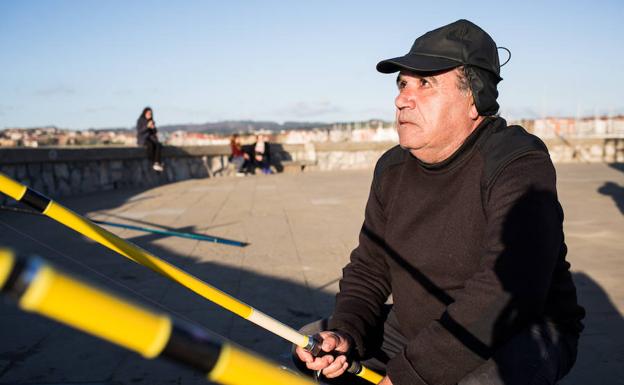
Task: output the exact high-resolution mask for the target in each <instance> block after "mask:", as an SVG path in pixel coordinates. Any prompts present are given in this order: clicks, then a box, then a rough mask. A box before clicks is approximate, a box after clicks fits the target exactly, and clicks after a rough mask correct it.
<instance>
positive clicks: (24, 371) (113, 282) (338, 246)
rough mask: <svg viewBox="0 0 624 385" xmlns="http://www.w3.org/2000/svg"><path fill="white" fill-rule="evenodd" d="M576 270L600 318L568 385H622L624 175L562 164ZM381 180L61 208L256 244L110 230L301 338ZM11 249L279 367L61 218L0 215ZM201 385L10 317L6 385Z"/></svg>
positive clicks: (320, 181) (288, 183)
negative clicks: (226, 340) (59, 220)
mask: <svg viewBox="0 0 624 385" xmlns="http://www.w3.org/2000/svg"><path fill="white" fill-rule="evenodd" d="M558 173H559V193H560V199H561V201H562V204H563V206H564V210H565V212H566V221H565V230H566V237H567V243H568V246H569V249H570V251H569V260H570V262H571V263H572V270H573V271H574V277H575V280H576V282H577V284H578V289H579V297H580V300H581V302H582V304H583V305H584V306H585V307H586V308H587V310H588V317H587V319H586V322H585V323H586V332H585V334H584V335H583V338H582V341H581V350H580V356H579V360H578V363H577V365H576V367H575V369H574V370H573V372H572V373H571V374H570V375H569V376H568V378H566V379H565V380H564V382H563V383H564V384H565V385H577V384H578V385H580V384H587V383H596V384H624V319H623V317H622V314H624V284H622V282H623V281H624V265H623V264H622V263H621V262H622V258H623V257H624V245H623V242H622V240H623V236H622V235H623V234H624V215H623V214H624V170H623V169H621V168H620V169H618V168H617V167H610V166H608V165H602V164H594V165H560V166H558ZM371 174H372V171H370V170H368V171H343V172H338V171H336V172H306V173H300V174H280V175H271V176H260V175H258V176H255V177H247V178H213V179H200V180H188V181H184V182H179V183H175V184H170V185H165V186H161V187H158V188H153V189H150V190H144V191H141V190H126V191H113V192H105V193H98V194H92V195H88V196H81V197H74V198H68V199H62V200H61V203H62V204H64V205H66V206H68V207H70V208H72V209H73V210H75V211H77V212H79V213H82V214H85V215H88V216H89V217H91V218H94V219H99V220H105V221H109V222H119V223H127V224H132V225H138V226H147V227H158V226H160V228H166V229H172V230H176V231H192V232H196V233H202V234H208V235H212V236H218V237H225V238H230V239H236V240H240V241H244V242H249V244H250V245H249V246H247V247H246V248H238V247H233V246H227V245H220V244H215V243H210V242H201V241H195V240H189V239H183V238H174V237H168V236H163V235H155V234H145V233H141V232H138V231H133V230H122V229H118V228H109V230H110V231H112V232H114V233H116V234H118V235H119V236H121V237H123V238H126V239H128V240H130V241H132V242H134V243H137V244H138V245H140V246H141V247H143V248H145V249H147V250H149V251H151V252H153V253H154V254H155V255H157V256H160V257H162V258H164V259H166V260H168V261H170V262H172V263H174V264H176V265H178V266H181V267H182V268H184V269H185V270H187V271H188V272H190V273H191V274H193V275H195V276H197V277H199V278H201V279H203V280H205V281H206V282H209V283H211V284H213V285H214V286H216V287H218V288H220V289H222V290H224V291H226V292H228V293H230V294H232V295H234V296H236V297H237V298H239V299H242V300H243V301H245V302H247V303H249V304H251V305H252V306H255V307H257V308H259V309H260V310H262V311H264V312H265V313H267V314H269V315H271V316H273V317H275V318H277V319H279V320H281V321H283V322H285V323H287V324H289V325H292V326H295V327H298V326H300V325H302V324H304V323H306V322H310V321H312V320H315V319H317V318H319V317H321V316H325V315H327V314H328V313H329V312H330V311H331V308H332V305H333V296H334V294H335V292H336V291H337V289H338V285H337V281H338V279H339V277H340V274H341V268H342V266H343V265H344V264H345V263H346V261H347V260H348V256H349V252H350V250H351V249H352V248H353V247H354V246H355V245H356V242H357V235H358V231H359V228H360V226H361V222H362V219H363V211H364V204H365V201H366V198H367V195H368V187H369V183H370V179H371ZM0 245H5V246H9V247H12V248H14V249H16V250H19V251H20V252H23V253H26V254H29V253H34V254H38V255H41V256H44V257H46V258H47V259H49V260H51V261H52V262H54V263H55V264H57V265H58V266H60V267H62V268H64V269H66V270H68V271H70V272H72V273H74V274H76V275H78V276H81V277H84V278H86V279H89V280H91V281H95V282H96V283H98V284H99V285H102V286H106V287H108V288H111V289H113V290H115V291H116V292H119V293H121V294H123V295H126V296H128V297H130V298H132V299H134V300H137V301H139V302H143V303H147V304H150V305H151V306H154V307H157V308H162V309H164V310H166V311H168V312H171V313H173V314H175V315H177V316H179V317H181V318H184V319H187V320H189V321H190V322H194V323H197V324H199V325H202V326H203V327H205V328H208V329H210V330H213V331H215V332H217V333H219V334H221V335H222V336H224V337H226V338H229V339H231V340H233V341H235V342H236V343H238V344H240V345H243V346H245V347H247V348H249V349H251V350H253V351H256V352H258V353H259V354H261V355H263V356H265V357H268V358H270V359H272V360H274V361H277V362H281V363H285V364H287V363H288V362H289V345H288V343H286V342H284V341H282V340H281V339H280V338H279V337H275V336H273V335H271V334H269V333H267V332H265V331H264V330H261V329H259V328H258V327H256V326H254V325H252V324H250V323H248V322H247V321H244V320H241V319H238V318H237V317H235V316H232V315H230V314H228V313H227V312H226V311H224V310H222V309H221V308H219V307H217V306H215V305H213V304H211V303H209V302H208V301H206V300H203V299H201V298H200V297H198V296H196V295H195V294H193V293H191V292H189V291H188V290H186V289H184V288H181V287H179V286H178V285H176V284H173V283H171V282H169V281H168V280H166V279H164V278H161V277H160V276H158V275H156V274H155V273H153V272H151V271H149V270H147V269H146V268H144V267H142V266H138V265H136V264H134V263H132V262H130V261H128V260H127V259H125V258H124V257H121V256H119V255H117V254H115V253H113V252H112V251H109V250H108V249H105V248H104V247H102V246H100V245H97V244H94V243H93V242H91V241H88V240H86V239H84V238H83V237H82V236H80V235H78V234H77V233H75V232H73V231H72V230H69V229H67V228H65V227H63V226H62V225H60V224H58V223H56V222H53V221H52V220H50V219H47V218H44V217H37V216H29V215H24V214H15V213H8V212H0ZM66 383H73V384H178V383H184V384H195V383H197V384H202V383H206V382H205V380H204V379H203V377H202V376H201V375H199V374H195V373H193V372H191V371H189V370H186V369H183V368H179V367H178V366H176V365H173V364H170V363H166V362H163V361H145V360H143V359H141V358H140V357H138V356H137V355H135V354H131V353H127V352H124V351H122V350H121V349H119V348H116V347H113V346H111V345H109V344H107V343H105V342H102V341H98V340H96V339H94V338H91V337H89V336H85V335H83V334H81V333H78V332H75V331H73V330H70V329H68V328H66V327H64V326H60V325H57V324H55V323H53V322H51V321H47V320H44V319H41V318H39V317H37V316H33V315H29V314H25V313H22V312H20V311H18V310H17V309H16V308H15V307H14V306H10V305H8V304H1V305H0V384H66Z"/></svg>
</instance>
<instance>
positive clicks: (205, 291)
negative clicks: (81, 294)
mask: <svg viewBox="0 0 624 385" xmlns="http://www.w3.org/2000/svg"><path fill="white" fill-rule="evenodd" d="M0 192H2V193H4V194H6V195H8V196H10V197H11V198H13V199H15V200H17V201H19V202H22V203H24V204H26V205H28V206H30V207H32V208H34V209H35V210H37V211H39V212H41V213H42V214H44V215H46V216H47V217H49V218H52V219H54V220H55V221H57V222H59V223H61V224H63V225H65V226H67V227H69V228H71V229H72V230H74V231H77V232H78V233H80V234H82V235H84V236H85V237H87V238H90V239H91V240H93V241H95V242H98V243H100V244H101V245H103V246H106V247H108V248H109V249H111V250H113V251H115V252H117V253H119V254H121V255H123V256H125V257H127V258H128V259H130V260H132V261H134V262H136V263H138V264H141V265H143V266H146V267H148V268H150V269H152V270H153V271H155V272H156V273H158V274H161V275H163V276H164V277H167V278H169V279H171V280H173V281H175V282H177V283H179V284H181V285H183V286H185V287H186V288H188V289H190V290H192V291H194V292H195V293H197V294H199V295H200V296H202V297H204V298H206V299H208V300H209V301H212V302H214V303H215V304H217V305H219V306H221V307H223V308H225V309H227V310H229V311H231V312H232V313H234V314H236V315H238V316H240V317H242V318H244V319H246V320H248V321H250V322H253V323H255V324H256V325H258V326H260V327H262V328H264V329H266V330H268V331H270V332H272V333H274V334H276V335H278V336H280V337H282V338H284V339H285V340H287V341H289V342H291V343H293V344H295V345H297V346H300V347H302V348H304V349H306V350H308V351H310V352H311V353H312V354H313V355H317V354H319V353H320V343H319V341H317V340H316V339H315V338H313V337H312V336H306V335H303V334H301V333H299V332H298V331H297V330H295V329H293V328H291V327H290V326H288V325H285V324H283V323H282V322H280V321H278V320H276V319H275V318H272V317H270V316H268V315H266V314H264V313H263V312H261V311H259V310H257V309H255V308H253V307H251V306H249V305H247V304H246V303H244V302H242V301H240V300H238V299H236V298H234V297H232V296H230V295H229V294H226V293H224V292H223V291H221V290H219V289H217V288H215V287H214V286H212V285H209V284H208V283H206V282H204V281H202V280H200V279H199V278H197V277H194V276H193V275H191V274H189V273H187V272H185V271H184V270H182V269H180V268H178V267H176V266H174V265H172V264H170V263H168V262H166V261H163V260H162V259H160V258H158V257H156V256H154V255H153V254H151V253H149V252H147V251H145V250H143V249H141V248H140V247H138V246H136V245H134V244H132V243H131V242H128V241H126V240H124V239H121V238H120V237H118V236H116V235H115V234H113V233H111V232H109V231H107V230H105V229H103V228H102V227H100V226H98V225H96V224H95V223H93V222H91V221H89V220H88V219H86V218H84V217H82V216H80V215H78V214H76V213H75V212H73V211H71V210H69V209H67V208H65V207H63V206H62V205H60V204H58V203H57V202H54V201H53V200H51V199H50V198H48V197H46V196H44V195H42V194H40V193H38V192H37V191H34V190H32V189H30V188H29V187H27V186H25V185H23V184H21V183H19V182H17V181H15V180H13V179H11V178H9V177H8V176H7V175H5V174H3V173H0ZM348 370H349V372H351V373H354V374H355V375H357V376H358V377H361V378H363V379H365V380H367V381H369V382H371V383H373V384H377V383H378V382H379V381H381V380H382V378H383V377H382V376H381V375H380V374H379V373H376V372H374V371H372V370H370V369H368V368H366V367H365V366H363V365H361V364H360V363H359V362H356V361H354V362H352V363H351V366H350V367H349V369H348Z"/></svg>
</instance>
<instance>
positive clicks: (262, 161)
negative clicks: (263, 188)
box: [253, 135, 273, 174]
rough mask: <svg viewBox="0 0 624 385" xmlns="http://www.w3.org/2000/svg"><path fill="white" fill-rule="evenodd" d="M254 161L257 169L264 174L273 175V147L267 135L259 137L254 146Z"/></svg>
mask: <svg viewBox="0 0 624 385" xmlns="http://www.w3.org/2000/svg"><path fill="white" fill-rule="evenodd" d="M253 161H254V164H255V167H257V168H260V169H261V170H262V173H263V174H272V173H273V172H272V171H271V146H270V144H269V142H268V141H267V137H266V135H257V136H256V142H255V143H254V144H253Z"/></svg>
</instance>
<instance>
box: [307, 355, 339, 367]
mask: <svg viewBox="0 0 624 385" xmlns="http://www.w3.org/2000/svg"><path fill="white" fill-rule="evenodd" d="M332 362H334V357H333V356H330V355H326V356H322V357H316V358H315V359H314V361H312V362H308V363H306V366H307V368H308V369H311V370H322V369H325V368H326V367H328V366H329V365H331V364H332Z"/></svg>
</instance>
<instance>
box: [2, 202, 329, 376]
mask: <svg viewBox="0 0 624 385" xmlns="http://www.w3.org/2000/svg"><path fill="white" fill-rule="evenodd" d="M90 209H91V208H90ZM163 237H165V236H163V235H159V234H145V235H141V236H138V237H134V238H130V239H128V240H129V241H130V242H133V243H135V244H137V245H139V246H140V247H142V248H144V249H146V250H148V251H149V252H151V253H153V254H154V255H156V256H158V257H160V258H162V259H164V260H166V261H168V262H170V263H172V264H174V265H176V266H178V267H180V268H182V269H183V270H185V271H187V272H188V273H190V274H192V275H194V276H196V277H198V278H200V279H202V280H203V281H205V282H207V283H209V284H211V285H213V286H215V287H216V288H218V289H220V290H222V291H224V292H226V293H228V294H231V295H233V296H235V297H236V298H238V299H240V300H242V301H244V302H246V303H248V304H249V305H251V306H253V307H255V308H257V309H259V310H261V311H263V312H264V313H266V314H268V315H270V316H272V317H274V318H276V319H278V320H280V321H282V322H283V323H285V324H287V325H290V326H292V327H294V328H299V327H300V326H301V325H303V324H305V323H308V322H311V321H313V320H316V319H318V318H320V316H321V315H320V314H314V313H313V312H311V311H310V309H312V308H315V309H318V311H320V312H323V315H324V314H327V313H329V312H330V311H331V308H330V307H329V306H327V305H323V304H329V303H331V302H332V300H333V295H330V294H328V293H325V292H322V291H317V292H314V293H310V290H309V289H308V288H307V287H306V286H305V285H303V284H299V283H297V282H295V281H291V280H289V279H287V278H277V277H272V276H269V275H264V274H260V273H256V272H254V271H250V270H245V269H241V268H238V267H236V264H234V266H232V265H228V264H226V263H221V262H199V261H197V260H195V259H193V258H189V257H188V256H187V255H183V254H180V253H177V252H176V251H175V250H172V249H170V248H167V247H163V246H160V245H158V244H157V243H156V241H158V240H160V239H161V238H163ZM59 240H62V242H59ZM189 242H196V241H189ZM0 245H1V246H8V247H11V248H13V249H15V250H16V251H18V252H20V253H23V254H26V255H33V254H34V255H39V256H42V257H44V258H46V259H47V260H48V261H50V262H51V263H53V264H55V265H57V266H59V267H60V268H62V269H64V270H65V271H68V272H69V273H71V274H73V275H74V276H77V277H80V278H82V279H85V280H87V281H89V282H92V283H94V284H96V285H99V286H100V287H104V288H106V289H108V290H112V291H114V292H116V293H119V294H121V295H124V296H126V297H127V298H130V299H133V300H136V301H137V302H138V303H141V304H144V305H148V306H151V307H152V308H156V309H159V310H162V311H165V312H168V313H170V314H172V315H174V316H176V317H179V318H181V319H184V320H186V321H189V322H192V323H194V324H197V325H200V326H201V327H203V328H204V329H208V330H211V331H213V332H215V333H217V334H219V335H221V336H224V337H226V338H228V339H230V340H232V341H233V342H235V343H237V344H239V345H241V346H243V347H245V348H248V349H250V350H251V351H253V352H256V353H257V354H259V355H260V356H262V357H265V358H267V359H269V360H271V361H273V362H277V363H281V364H285V365H290V343H288V342H286V341H284V340H282V339H281V338H280V337H277V336H275V335H273V334H271V333H269V332H268V331H265V330H263V329H261V328H260V327H258V326H256V325H254V324H251V323H250V322H249V321H246V320H243V319H240V318H238V317H237V316H234V315H232V314H231V313H229V312H228V311H226V310H224V309H222V308H221V307H219V306H217V305H214V304H212V303H211V302H209V301H208V300H205V299H203V298H201V297H199V296H198V295H196V294H195V293H193V292H191V291H190V290H188V289H186V288H184V287H182V286H179V285H178V284H176V283H173V282H171V281H169V280H168V279H166V278H164V277H161V276H159V275H158V274H156V273H154V272H152V271H151V270H149V269H147V268H145V267H143V266H140V265H138V264H135V263H134V262H132V261H130V260H128V259H126V258H125V257H122V256H120V255H118V254H116V253H114V252H112V251H110V250H108V249H106V248H104V247H103V246H101V245H99V244H94V243H93V242H90V241H87V240H85V239H84V238H83V237H82V236H81V235H79V234H77V233H75V232H74V231H73V230H70V229H68V228H65V227H64V226H62V225H60V224H57V223H54V222H53V221H52V220H50V219H48V218H46V217H38V216H31V215H22V216H19V215H18V214H14V213H3V214H2V216H0ZM309 298H314V301H315V302H316V304H315V306H309V305H310V304H309V303H306V302H305V301H303V300H302V299H309ZM319 304H320V305H319ZM86 382H89V383H94V384H150V385H151V384H180V383H184V384H205V383H206V380H205V377H204V375H203V374H201V373H195V372H192V371H190V370H189V369H186V368H182V367H180V366H178V365H175V364H172V363H168V362H166V361H164V360H155V361H147V360H144V359H143V358H141V357H140V356H138V355H136V354H134V353H130V352H126V351H125V350H123V349H121V348H118V347H116V346H113V345H111V344H109V343H107V342H104V341H101V340H98V339H95V338H93V337H90V336H88V335H85V334H83V333H81V332H78V331H75V330H72V329H70V328H67V327H65V326H62V325H59V324H57V323H55V322H52V321H49V320H47V319H43V318H41V317H39V316H35V315H32V314H27V313H23V312H21V311H19V310H18V309H17V308H16V307H15V306H14V304H13V305H10V304H5V303H3V302H2V301H0V384H33V383H86Z"/></svg>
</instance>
